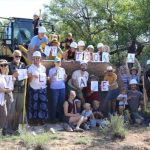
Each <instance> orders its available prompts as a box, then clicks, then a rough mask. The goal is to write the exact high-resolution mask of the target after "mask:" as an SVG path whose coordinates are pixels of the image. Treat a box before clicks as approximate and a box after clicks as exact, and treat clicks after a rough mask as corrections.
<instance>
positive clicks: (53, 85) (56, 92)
mask: <svg viewBox="0 0 150 150" xmlns="http://www.w3.org/2000/svg"><path fill="white" fill-rule="evenodd" d="M54 65H55V67H53V68H51V69H50V70H49V74H48V76H49V86H50V93H51V101H50V103H51V104H50V119H51V121H52V122H53V123H55V122H57V119H59V121H62V120H63V116H64V115H63V103H64V101H65V96H66V94H65V91H66V90H65V89H66V87H65V81H66V79H67V75H66V72H65V69H64V68H62V67H61V59H60V58H59V57H56V58H55V60H54ZM57 112H58V113H59V114H58V118H56V113H57Z"/></svg>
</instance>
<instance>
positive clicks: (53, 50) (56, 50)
mask: <svg viewBox="0 0 150 150" xmlns="http://www.w3.org/2000/svg"><path fill="white" fill-rule="evenodd" d="M48 46H49V48H50V53H49V59H51V60H54V59H55V57H59V58H61V59H62V57H63V51H62V50H61V48H60V43H59V42H58V40H57V38H53V39H52V41H51V42H49V43H48Z"/></svg>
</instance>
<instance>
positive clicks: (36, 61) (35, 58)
mask: <svg viewBox="0 0 150 150" xmlns="http://www.w3.org/2000/svg"><path fill="white" fill-rule="evenodd" d="M33 60H34V64H35V65H39V64H40V62H41V57H34V58H33Z"/></svg>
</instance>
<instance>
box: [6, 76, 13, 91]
mask: <svg viewBox="0 0 150 150" xmlns="http://www.w3.org/2000/svg"><path fill="white" fill-rule="evenodd" d="M4 79H5V81H6V87H5V88H7V89H12V90H13V88H14V83H13V77H12V75H5V76H4Z"/></svg>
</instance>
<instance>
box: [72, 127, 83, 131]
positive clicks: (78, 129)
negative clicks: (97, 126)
mask: <svg viewBox="0 0 150 150" xmlns="http://www.w3.org/2000/svg"><path fill="white" fill-rule="evenodd" d="M74 131H75V132H83V131H84V130H83V129H81V128H79V127H76V128H75V129H74Z"/></svg>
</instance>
